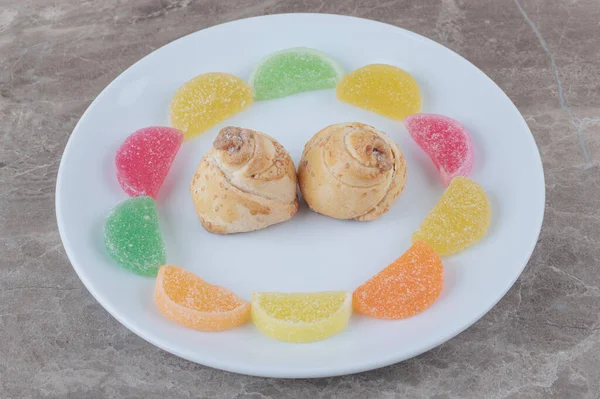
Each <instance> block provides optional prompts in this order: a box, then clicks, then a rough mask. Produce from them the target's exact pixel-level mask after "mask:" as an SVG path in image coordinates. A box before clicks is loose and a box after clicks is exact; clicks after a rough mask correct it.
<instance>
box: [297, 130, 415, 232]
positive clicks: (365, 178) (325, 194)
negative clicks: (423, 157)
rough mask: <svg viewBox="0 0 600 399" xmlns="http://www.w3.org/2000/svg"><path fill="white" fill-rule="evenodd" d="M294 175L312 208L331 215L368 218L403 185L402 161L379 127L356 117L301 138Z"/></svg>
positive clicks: (388, 203) (386, 205) (385, 206)
mask: <svg viewBox="0 0 600 399" xmlns="http://www.w3.org/2000/svg"><path fill="white" fill-rule="evenodd" d="M298 181H299V183H300V190H301V192H302V196H303V197H304V199H305V200H306V202H307V203H308V205H309V206H310V208H311V209H313V210H314V211H316V212H318V213H321V214H324V215H327V216H331V217H334V218H337V219H356V220H374V219H376V218H378V217H379V216H381V215H382V214H383V213H385V212H387V211H388V210H389V209H390V207H391V205H392V204H393V202H394V201H395V200H396V198H397V197H398V196H399V195H400V193H401V192H402V190H403V189H404V183H405V181H406V162H405V160H404V156H403V155H402V152H401V151H400V148H398V145H397V144H396V143H394V141H393V140H392V139H391V138H390V137H389V136H387V135H386V134H385V133H383V132H380V131H378V130H376V129H375V128H374V127H372V126H369V125H365V124H362V123H342V124H338V125H332V126H328V127H326V128H325V129H323V130H321V131H319V132H318V133H317V134H315V136H313V138H312V139H310V140H309V141H308V143H306V146H305V147H304V152H303V154H302V160H301V161H300V165H299V168H298Z"/></svg>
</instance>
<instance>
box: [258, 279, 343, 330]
mask: <svg viewBox="0 0 600 399" xmlns="http://www.w3.org/2000/svg"><path fill="white" fill-rule="evenodd" d="M351 314H352V293H351V292H349V291H331V292H310V293H289V294H288V293H279V292H255V293H254V294H253V295H252V321H253V322H254V324H256V327H257V328H258V329H259V330H260V331H261V332H262V333H263V334H265V335H268V336H269V337H271V338H275V339H278V340H280V341H287V342H312V341H318V340H321V339H325V338H328V337H331V336H332V335H335V334H337V333H339V332H341V331H342V330H344V329H345V328H346V326H347V325H348V320H349V319H350V315H351Z"/></svg>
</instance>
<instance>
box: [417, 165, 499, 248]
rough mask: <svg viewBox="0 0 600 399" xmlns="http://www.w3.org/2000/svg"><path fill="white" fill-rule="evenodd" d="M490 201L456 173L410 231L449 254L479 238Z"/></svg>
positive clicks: (486, 223)
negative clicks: (442, 192)
mask: <svg viewBox="0 0 600 399" xmlns="http://www.w3.org/2000/svg"><path fill="white" fill-rule="evenodd" d="M490 219H491V209H490V202H489V200H488V198H487V196H486V195H485V192H484V191H483V188H481V186H480V185H479V184H477V183H475V182H474V181H473V180H471V179H469V178H467V177H462V176H457V177H455V178H454V179H452V181H451V182H450V185H449V186H448V188H447V189H446V191H445V192H444V194H443V195H442V198H440V200H439V201H438V203H437V204H436V205H435V207H434V208H433V209H432V210H431V211H430V212H429V214H428V215H427V217H426V218H425V220H424V221H423V223H422V224H421V226H420V227H419V228H418V229H417V231H415V232H414V234H413V236H412V238H413V241H425V242H427V243H428V244H429V245H430V246H431V247H432V248H433V249H434V250H435V251H436V252H437V253H439V254H440V255H442V256H443V255H451V254H454V253H457V252H460V251H462V250H463V249H465V248H467V247H468V246H470V245H473V244H474V243H476V242H477V241H479V240H480V239H481V238H482V237H483V236H484V235H485V233H486V232H487V230H488V228H489V226H490Z"/></svg>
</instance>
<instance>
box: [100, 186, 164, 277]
mask: <svg viewBox="0 0 600 399" xmlns="http://www.w3.org/2000/svg"><path fill="white" fill-rule="evenodd" d="M104 245H105V247H106V251H107V252H108V254H109V255H110V257H111V258H112V259H113V260H114V261H115V262H117V263H118V264H119V265H121V266H123V267H124V268H126V269H128V270H130V271H132V272H134V273H137V274H141V275H144V276H155V275H156V273H157V271H158V268H159V267H160V266H161V265H163V264H165V261H166V251H165V246H164V244H163V240H162V235H161V233H160V229H159V225H158V215H157V213H156V203H155V202H154V200H153V199H152V198H150V197H147V196H143V197H134V198H130V199H128V200H126V201H123V202H121V203H120V204H119V205H117V206H116V207H115V208H114V209H113V210H112V211H111V212H110V214H109V215H108V217H107V218H106V222H105V224H104Z"/></svg>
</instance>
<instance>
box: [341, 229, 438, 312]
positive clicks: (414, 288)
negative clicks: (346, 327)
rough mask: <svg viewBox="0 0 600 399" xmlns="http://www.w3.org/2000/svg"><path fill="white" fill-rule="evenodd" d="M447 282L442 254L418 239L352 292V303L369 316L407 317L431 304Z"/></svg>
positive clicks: (355, 307) (357, 310) (358, 310)
mask: <svg viewBox="0 0 600 399" xmlns="http://www.w3.org/2000/svg"><path fill="white" fill-rule="evenodd" d="M443 286H444V269H443V266H442V261H441V259H440V256H439V255H438V254H437V252H435V251H434V250H433V249H431V247H430V246H429V245H427V244H426V243H425V242H423V241H417V242H415V243H414V244H413V245H412V247H410V248H409V249H408V251H406V252H405V253H404V254H403V255H402V256H401V257H399V258H398V259H396V260H395V261H394V263H392V264H391V265H389V266H388V267H386V268H385V269H383V270H382V271H380V272H379V273H377V274H376V275H375V276H374V277H373V278H371V279H370V280H369V281H367V282H366V283H364V284H363V285H361V286H360V287H358V288H357V289H356V290H355V291H354V293H353V294H352V306H353V307H354V310H355V311H356V312H358V313H362V314H364V315H367V316H371V317H376V318H379V319H404V318H406V317H410V316H414V315H416V314H417V313H421V312H422V311H424V310H425V309H427V308H428V307H429V306H431V304H433V303H434V302H435V300H436V299H437V298H438V297H439V296H440V293H441V292H442V288H443Z"/></svg>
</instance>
